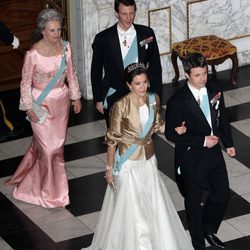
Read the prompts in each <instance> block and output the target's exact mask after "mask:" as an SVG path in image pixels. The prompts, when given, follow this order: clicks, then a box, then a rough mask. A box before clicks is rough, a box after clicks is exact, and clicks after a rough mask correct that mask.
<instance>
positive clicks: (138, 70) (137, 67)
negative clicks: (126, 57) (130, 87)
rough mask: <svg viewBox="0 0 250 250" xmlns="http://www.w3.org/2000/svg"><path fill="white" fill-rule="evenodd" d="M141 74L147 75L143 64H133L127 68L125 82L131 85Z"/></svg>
mask: <svg viewBox="0 0 250 250" xmlns="http://www.w3.org/2000/svg"><path fill="white" fill-rule="evenodd" d="M141 74H146V75H147V69H146V67H145V65H144V64H143V63H131V64H129V65H128V66H127V67H126V68H125V81H126V82H127V83H128V84H131V83H132V81H133V79H134V77H135V76H138V75H141Z"/></svg>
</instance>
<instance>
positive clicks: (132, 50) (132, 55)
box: [103, 36, 138, 109]
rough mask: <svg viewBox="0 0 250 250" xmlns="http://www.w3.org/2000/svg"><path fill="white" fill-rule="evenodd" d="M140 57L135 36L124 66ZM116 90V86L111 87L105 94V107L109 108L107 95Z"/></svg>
mask: <svg viewBox="0 0 250 250" xmlns="http://www.w3.org/2000/svg"><path fill="white" fill-rule="evenodd" d="M137 58H138V46H137V37H136V36H135V38H134V40H133V42H132V44H131V46H130V49H129V51H128V53H127V55H126V56H125V58H124V60H123V67H124V69H125V68H126V67H127V66H128V65H129V64H131V63H134V62H136V59H137ZM115 92H116V89H114V88H109V90H108V93H107V95H106V96H105V99H104V101H103V108H104V109H107V108H108V102H107V97H109V96H111V95H113V94H114V93H115Z"/></svg>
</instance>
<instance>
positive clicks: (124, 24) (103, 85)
mask: <svg viewBox="0 0 250 250" xmlns="http://www.w3.org/2000/svg"><path fill="white" fill-rule="evenodd" d="M114 9H115V15H116V17H117V18H118V23H116V24H115V25H113V26H112V27H110V28H108V29H105V30H104V31H101V32H100V33H98V34H97V35H96V37H95V39H94V42H93V45H92V48H93V58H92V64H91V83H92V92H93V98H94V102H95V104H96V108H97V110H98V111H99V112H101V113H104V115H105V119H106V123H107V125H108V119H109V118H108V115H109V109H110V107H111V106H112V104H113V103H114V102H115V101H117V100H118V99H119V98H120V97H122V96H123V95H125V94H127V93H128V89H127V88H126V84H125V83H124V68H125V67H126V66H127V65H128V64H130V63H134V62H142V63H144V64H145V66H146V67H147V74H148V77H149V84H150V87H149V88H150V91H151V92H155V93H157V94H158V95H159V97H160V98H161V96H162V68H161V62H160V55H159V49H158V45H157V41H156V37H155V34H154V31H153V30H152V29H151V28H149V27H147V26H143V25H138V24H134V23H133V22H134V18H135V13H136V4H135V1H134V0H120V1H117V0H116V1H115V2H114Z"/></svg>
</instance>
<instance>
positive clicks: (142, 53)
mask: <svg viewBox="0 0 250 250" xmlns="http://www.w3.org/2000/svg"><path fill="white" fill-rule="evenodd" d="M134 27H135V30H136V38H137V46H138V61H139V62H144V61H145V57H146V50H145V48H144V46H143V47H141V45H140V42H141V41H142V40H144V39H145V37H144V36H143V34H142V32H141V30H140V29H139V28H138V26H137V25H136V24H134Z"/></svg>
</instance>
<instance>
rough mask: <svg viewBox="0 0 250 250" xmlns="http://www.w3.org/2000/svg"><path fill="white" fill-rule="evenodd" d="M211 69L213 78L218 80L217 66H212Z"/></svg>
mask: <svg viewBox="0 0 250 250" xmlns="http://www.w3.org/2000/svg"><path fill="white" fill-rule="evenodd" d="M211 67H212V78H214V79H215V78H216V74H217V72H216V69H215V65H211Z"/></svg>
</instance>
